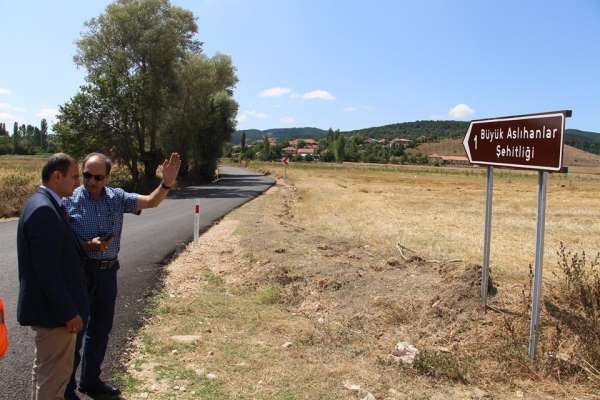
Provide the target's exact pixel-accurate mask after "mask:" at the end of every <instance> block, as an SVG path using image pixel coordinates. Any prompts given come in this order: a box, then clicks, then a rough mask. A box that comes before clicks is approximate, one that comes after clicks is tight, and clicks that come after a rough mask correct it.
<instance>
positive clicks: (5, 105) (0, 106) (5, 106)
mask: <svg viewBox="0 0 600 400" xmlns="http://www.w3.org/2000/svg"><path fill="white" fill-rule="evenodd" d="M8 108H10V104H8V103H0V110H6V109H8Z"/></svg>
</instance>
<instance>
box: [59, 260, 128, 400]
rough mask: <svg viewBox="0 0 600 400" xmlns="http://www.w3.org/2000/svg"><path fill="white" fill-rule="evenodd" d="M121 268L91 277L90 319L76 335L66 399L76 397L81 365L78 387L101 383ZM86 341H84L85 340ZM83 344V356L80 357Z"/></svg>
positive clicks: (91, 275)
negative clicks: (83, 329)
mask: <svg viewBox="0 0 600 400" xmlns="http://www.w3.org/2000/svg"><path fill="white" fill-rule="evenodd" d="M118 268H119V265H118V264H117V265H115V266H114V267H113V268H111V269H104V270H102V269H94V270H92V271H88V272H89V274H88V276H89V281H90V282H89V299H90V318H89V321H88V323H87V326H86V329H85V331H82V332H79V334H78V335H77V344H76V349H75V365H74V367H73V374H72V375H71V381H70V382H69V384H68V385H67V390H66V392H65V397H66V398H67V399H69V396H70V395H71V394H72V395H74V391H75V373H76V371H77V366H78V365H79V362H80V361H81V374H80V375H79V386H81V387H88V388H89V387H94V386H95V385H97V384H98V383H100V373H101V371H102V370H101V366H102V362H103V361H104V355H105V354H106V347H107V345H108V336H109V334H110V331H111V329H112V326H113V317H114V314H115V301H116V299H117V270H118ZM84 339H85V340H84ZM82 343H83V355H80V349H81V347H82V346H81V345H82ZM73 398H74V397H73Z"/></svg>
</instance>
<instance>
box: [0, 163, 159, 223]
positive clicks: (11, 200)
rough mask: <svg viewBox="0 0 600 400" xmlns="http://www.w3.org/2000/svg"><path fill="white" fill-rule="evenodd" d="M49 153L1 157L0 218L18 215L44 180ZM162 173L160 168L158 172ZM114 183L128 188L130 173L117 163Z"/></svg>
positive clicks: (113, 176)
mask: <svg viewBox="0 0 600 400" xmlns="http://www.w3.org/2000/svg"><path fill="white" fill-rule="evenodd" d="M47 158H48V156H46V155H43V156H13V155H4V156H0V218H12V217H18V216H19V212H20V210H21V208H22V207H23V204H24V203H25V201H26V200H27V199H28V198H29V196H31V195H32V194H33V192H34V191H35V190H36V188H37V187H38V186H39V185H40V184H41V181H42V167H43V166H44V163H45V162H46V159H47ZM159 174H160V171H159ZM110 182H111V185H114V186H117V187H124V188H129V186H128V185H131V175H130V174H129V172H128V171H127V170H126V169H125V168H120V167H119V165H115V166H114V167H113V170H112V172H111V178H110Z"/></svg>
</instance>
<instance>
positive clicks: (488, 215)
mask: <svg viewBox="0 0 600 400" xmlns="http://www.w3.org/2000/svg"><path fill="white" fill-rule="evenodd" d="M493 189H494V167H492V166H489V165H488V167H487V190H486V195H485V229H484V234H483V268H482V270H481V303H482V305H483V309H484V310H485V307H486V304H487V294H488V280H489V276H490V242H491V239H492V196H493Z"/></svg>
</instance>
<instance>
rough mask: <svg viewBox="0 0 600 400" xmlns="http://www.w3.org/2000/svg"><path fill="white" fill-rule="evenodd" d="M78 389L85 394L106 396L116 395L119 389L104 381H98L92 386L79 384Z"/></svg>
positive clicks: (118, 393) (119, 392)
mask: <svg viewBox="0 0 600 400" xmlns="http://www.w3.org/2000/svg"><path fill="white" fill-rule="evenodd" d="M79 391H80V392H81V393H83V394H87V395H98V394H101V395H106V396H112V397H114V396H118V395H120V394H121V391H120V390H119V388H118V387H116V386H113V385H111V384H108V383H106V382H99V383H97V384H96V385H94V386H89V387H88V386H80V387H79Z"/></svg>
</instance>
